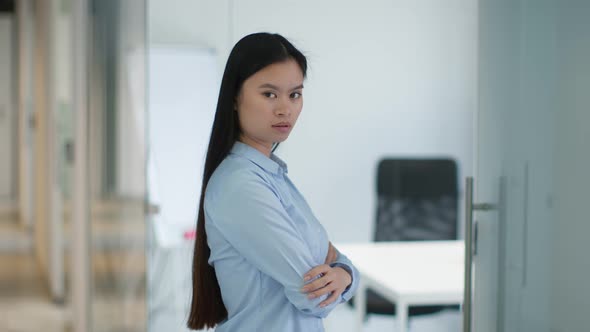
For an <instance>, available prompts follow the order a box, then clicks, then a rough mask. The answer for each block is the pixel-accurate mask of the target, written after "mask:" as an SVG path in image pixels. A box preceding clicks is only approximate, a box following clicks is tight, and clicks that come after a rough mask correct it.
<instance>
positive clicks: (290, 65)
mask: <svg viewBox="0 0 590 332" xmlns="http://www.w3.org/2000/svg"><path fill="white" fill-rule="evenodd" d="M244 83H251V84H254V85H259V84H265V83H271V84H273V85H276V86H279V87H285V88H292V87H293V86H297V85H300V84H301V83H303V72H301V68H300V67H299V65H298V64H297V62H295V60H287V61H283V62H277V63H273V64H271V65H268V66H266V67H264V68H262V69H261V70H259V71H258V72H256V73H255V74H254V75H252V76H250V77H249V78H248V79H247V80H246V82H244Z"/></svg>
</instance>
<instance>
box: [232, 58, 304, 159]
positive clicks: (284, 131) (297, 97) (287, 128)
mask: <svg viewBox="0 0 590 332" xmlns="http://www.w3.org/2000/svg"><path fill="white" fill-rule="evenodd" d="M302 92H303V73H302V72H301V68H300V67H299V65H298V64H297V62H295V61H294V60H287V61H284V62H279V63H275V64H272V65H269V66H267V67H265V68H263V69H262V70H259V71H258V72H256V73H255V74H254V75H252V76H250V77H249V78H248V79H247V80H245V81H244V83H243V85H242V88H241V90H240V92H239V94H238V97H237V100H236V108H237V112H238V118H239V122H240V129H241V135H240V141H242V142H243V143H246V144H248V145H250V146H252V147H254V148H255V149H257V150H258V151H260V152H262V153H264V154H265V155H267V156H270V153H271V149H272V145H273V143H275V142H283V141H284V140H286V139H287V137H289V134H290V133H291V130H292V129H293V127H295V123H296V122H297V118H298V117H299V113H301V108H302V107H303V95H302Z"/></svg>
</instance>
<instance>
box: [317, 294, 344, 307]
mask: <svg viewBox="0 0 590 332" xmlns="http://www.w3.org/2000/svg"><path fill="white" fill-rule="evenodd" d="M338 296H340V293H338V292H332V294H330V296H329V297H328V298H327V299H325V300H324V301H323V302H322V303H320V308H323V307H325V306H327V305H329V304H331V303H332V302H334V301H336V299H338Z"/></svg>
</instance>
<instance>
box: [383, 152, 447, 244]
mask: <svg viewBox="0 0 590 332" xmlns="http://www.w3.org/2000/svg"><path fill="white" fill-rule="evenodd" d="M457 208H458V182H457V166H456V164H455V162H454V161H453V160H450V159H383V160H381V161H380V162H379V166H378V169H377V216H376V222H377V223H376V226H375V237H374V240H375V241H421V240H429V241H432V240H455V239H457Z"/></svg>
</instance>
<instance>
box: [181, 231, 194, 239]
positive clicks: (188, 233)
mask: <svg viewBox="0 0 590 332" xmlns="http://www.w3.org/2000/svg"><path fill="white" fill-rule="evenodd" d="M183 237H184V239H185V240H194V239H195V237H197V232H196V231H194V230H191V231H186V232H184V234H183Z"/></svg>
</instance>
